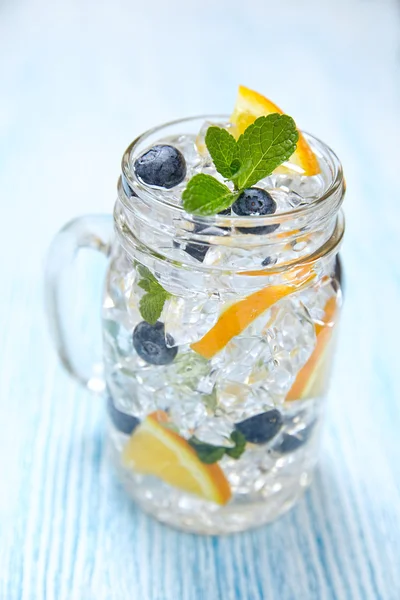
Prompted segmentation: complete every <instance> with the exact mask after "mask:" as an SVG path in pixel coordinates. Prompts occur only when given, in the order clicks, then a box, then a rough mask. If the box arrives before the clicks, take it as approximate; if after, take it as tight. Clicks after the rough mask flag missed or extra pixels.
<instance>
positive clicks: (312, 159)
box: [231, 85, 320, 175]
mask: <svg viewBox="0 0 400 600" xmlns="http://www.w3.org/2000/svg"><path fill="white" fill-rule="evenodd" d="M273 113H279V114H283V111H282V110H281V109H280V108H279V107H278V106H277V105H276V104H274V103H273V102H271V100H268V98H265V97H264V96H262V95H261V94H259V93H258V92H254V91H253V90H250V89H249V88H247V87H244V86H243V85H241V86H239V92H238V96H237V100H236V105H235V108H234V111H233V113H232V116H231V123H233V124H234V125H235V126H236V132H237V135H238V136H239V135H240V134H241V133H243V132H244V130H245V129H246V128H247V127H248V126H249V125H251V124H252V123H254V121H255V120H256V119H257V118H258V117H263V116H267V115H270V114H273ZM288 162H289V163H291V164H293V165H296V166H297V167H299V168H300V169H301V170H302V172H303V174H304V175H317V174H318V173H319V172H320V168H319V164H318V159H317V157H316V156H315V154H314V152H313V151H312V150H311V148H310V146H309V145H308V144H307V142H306V140H305V138H304V136H303V135H302V133H300V132H299V141H298V142H297V149H296V152H295V153H294V154H293V155H292V156H291V157H290V159H289V161H288ZM279 168H281V167H279Z"/></svg>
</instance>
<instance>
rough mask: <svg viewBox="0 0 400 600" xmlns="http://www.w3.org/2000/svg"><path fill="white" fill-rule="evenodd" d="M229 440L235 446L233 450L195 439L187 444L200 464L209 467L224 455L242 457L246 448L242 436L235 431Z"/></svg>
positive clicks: (244, 439)
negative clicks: (194, 452)
mask: <svg viewBox="0 0 400 600" xmlns="http://www.w3.org/2000/svg"><path fill="white" fill-rule="evenodd" d="M231 440H232V442H234V444H235V445H234V446H233V448H226V447H225V446H213V445H212V444H207V443H205V442H201V441H200V440H198V439H197V438H196V437H192V438H191V439H190V440H189V444H190V445H191V446H192V448H193V449H194V450H195V451H196V454H197V456H198V457H199V459H200V460H201V462H203V463H206V464H207V465H211V464H213V463H215V462H217V461H219V460H221V458H222V457H223V456H224V454H227V455H228V456H230V457H231V458H236V459H238V458H240V457H241V456H242V454H243V452H244V450H245V446H246V438H245V437H244V435H243V434H242V433H241V432H240V431H237V430H235V431H234V432H233V433H232V435H231Z"/></svg>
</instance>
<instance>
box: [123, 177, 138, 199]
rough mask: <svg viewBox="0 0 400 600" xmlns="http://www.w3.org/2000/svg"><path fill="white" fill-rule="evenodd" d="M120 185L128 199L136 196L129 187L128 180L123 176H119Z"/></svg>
mask: <svg viewBox="0 0 400 600" xmlns="http://www.w3.org/2000/svg"><path fill="white" fill-rule="evenodd" d="M121 184H122V188H123V190H124V192H125V194H126V196H127V197H128V198H132V197H133V196H136V193H135V192H134V191H133V189H132V188H131V186H130V185H129V183H128V180H127V178H126V177H125V175H124V174H122V175H121Z"/></svg>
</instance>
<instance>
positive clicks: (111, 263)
mask: <svg viewBox="0 0 400 600" xmlns="http://www.w3.org/2000/svg"><path fill="white" fill-rule="evenodd" d="M204 119H205V117H199V118H192V119H184V120H180V121H176V122H173V123H170V124H167V125H163V126H161V127H158V128H155V129H153V130H151V131H148V132H146V133H144V134H143V135H141V136H140V137H138V138H137V139H136V140H135V141H134V142H133V143H132V144H131V145H130V146H129V147H128V149H127V150H126V152H125V154H124V155H123V159H122V174H121V176H120V178H119V182H118V198H117V201H116V203H115V208H114V217H113V218H112V217H111V216H88V217H82V218H78V219H77V220H75V221H73V222H71V223H70V224H68V225H67V226H66V227H65V228H64V229H63V230H62V231H61V232H60V233H59V234H58V236H57V237H56V238H55V240H54V242H53V245H52V247H51V250H50V252H49V259H48V266H47V286H48V295H47V297H48V314H49V317H50V324H51V329H52V332H53V334H54V339H55V342H56V346H57V348H58V352H59V354H60V358H61V360H62V362H63V364H64V366H65V367H66V368H67V370H68V371H69V373H70V374H71V375H72V376H74V377H75V378H76V379H77V380H78V381H79V382H80V383H82V384H83V385H85V386H86V387H87V388H88V389H89V390H90V391H92V392H93V393H96V394H98V395H100V396H101V397H102V398H104V402H105V404H106V406H107V414H108V429H107V436H108V442H109V447H110V452H111V456H112V461H113V463H114V465H115V466H116V468H117V470H118V472H119V474H120V477H121V479H122V481H123V483H124V485H125V488H126V490H127V493H128V494H129V495H130V496H131V497H132V498H133V499H134V500H135V502H136V503H137V504H138V505H139V506H140V507H141V508H143V510H145V511H146V512H148V513H150V514H152V515H154V516H155V517H156V518H157V519H159V520H160V521H163V522H165V523H168V524H170V525H172V526H174V527H177V528H180V529H184V530H188V531H193V532H198V533H206V534H219V533H229V532H234V531H240V530H244V529H247V528H249V527H253V526H258V525H261V524H263V523H266V522H269V521H272V520H273V519H276V518H277V517H279V516H280V515H281V514H282V513H284V512H285V511H287V510H288V509H289V508H290V507H291V506H292V505H293V504H294V502H295V501H296V500H297V498H299V497H300V495H301V494H302V493H303V491H304V489H305V488H306V487H307V486H308V485H309V484H310V482H311V479H312V474H313V470H314V467H315V464H316V462H317V459H318V440H319V436H320V429H321V423H322V418H323V413H324V405H325V397H326V393H327V385H328V380H329V374H330V371H331V366H332V355H333V348H334V343H335V330H336V324H337V321H338V318H339V313H340V308H341V303H342V293H341V281H340V279H341V276H340V263H339V259H338V250H339V246H340V243H341V240H342V237H343V231H344V221H343V216H342V213H341V211H340V207H341V204H342V200H343V196H344V191H345V184H344V179H343V173H342V168H341V165H340V162H339V160H338V159H337V157H336V156H335V154H334V153H333V152H332V150H331V149H330V148H329V147H328V146H326V145H325V144H324V143H322V142H321V141H319V140H318V139H316V138H314V137H313V136H311V135H308V134H304V136H305V138H306V140H307V142H308V143H309V145H310V147H311V149H312V150H313V152H314V153H315V154H316V156H317V157H318V161H319V164H320V168H321V173H320V174H319V175H317V176H314V177H300V176H298V175H297V176H296V180H294V179H293V178H292V179H291V174H290V172H288V171H287V170H285V169H278V171H277V172H276V173H274V174H273V175H272V176H271V178H272V179H271V178H270V181H269V185H270V187H272V188H273V190H272V191H271V194H275V196H274V197H275V200H276V201H277V204H278V208H279V207H280V208H279V209H278V211H277V212H276V213H275V214H273V215H268V216H264V217H261V216H259V217H254V216H252V217H240V216H234V215H232V214H229V215H226V214H218V215H215V216H213V217H198V216H193V215H190V214H187V213H186V212H185V211H184V210H183V208H182V206H180V205H179V202H177V201H176V194H178V193H179V190H178V191H177V190H170V191H169V192H168V193H167V192H166V191H165V190H160V189H156V188H154V189H153V188H149V187H148V186H146V185H144V184H143V183H142V182H141V181H140V180H139V179H137V178H136V177H135V172H134V168H133V165H134V162H135V160H136V158H137V157H138V156H140V155H141V154H142V153H143V151H144V150H145V149H146V148H148V147H149V146H151V145H152V144H154V143H156V141H158V140H159V139H160V137H162V138H163V139H168V140H173V142H174V144H175V145H176V146H177V147H178V148H180V149H181V151H182V153H183V154H184V156H185V158H186V161H187V163H188V175H187V177H189V176H190V175H191V174H193V173H194V172H196V159H195V156H194V150H193V144H194V143H195V142H194V140H195V136H196V134H197V133H198V131H199V130H200V129H201V126H202V124H203V123H204ZM207 119H208V120H209V121H211V122H214V123H215V122H218V121H221V120H222V119H223V118H221V117H218V116H211V117H207ZM225 120H227V119H225ZM197 143H198V140H197ZM304 190H306V192H307V195H308V196H307V197H308V201H307V202H304V201H301V197H302V196H304V194H303V192H304ZM299 198H300V200H299ZM255 224H256V227H255ZM87 248H89V249H95V250H97V251H99V252H101V253H102V254H103V255H104V256H105V257H106V259H107V271H106V275H105V280H104V281H105V283H104V292H103V296H102V299H101V298H100V297H99V298H97V297H96V298H93V294H92V291H91V289H90V286H91V279H90V278H89V279H88V278H87V277H86V278H84V279H83V283H82V278H81V283H80V285H79V295H80V297H82V295H84V296H86V297H87V301H88V302H90V304H91V306H90V307H88V308H89V309H90V311H91V313H93V312H96V311H97V309H98V305H100V302H101V301H102V357H101V360H99V361H95V360H94V358H93V356H94V354H95V352H94V351H95V348H88V349H85V339H83V332H82V327H81V326H78V323H75V324H74V323H71V311H70V310H68V308H67V307H68V304H71V302H73V298H74V296H76V293H77V284H76V281H75V280H74V277H76V269H77V266H78V263H81V262H82V260H81V259H82V258H83V257H82V256H80V260H78V261H76V258H77V256H78V255H79V252H78V251H80V250H82V249H87ZM88 286H89V289H88ZM143 315H145V317H146V318H144V316H143ZM147 315H148V316H147ZM146 319H147V320H146Z"/></svg>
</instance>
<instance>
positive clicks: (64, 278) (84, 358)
mask: <svg viewBox="0 0 400 600" xmlns="http://www.w3.org/2000/svg"><path fill="white" fill-rule="evenodd" d="M112 236H113V219H112V216H111V215H88V216H83V217H79V218H77V219H74V220H73V221H71V222H70V223H67V225H65V226H64V227H63V228H62V229H61V231H60V232H59V233H58V234H57V235H56V237H55V238H54V240H53V242H52V244H51V246H50V248H49V251H48V255H47V262H46V270H45V287H46V289H45V292H46V308H47V315H48V320H49V325H50V332H51V335H52V338H53V341H54V344H55V346H56V349H57V352H58V355H59V357H60V360H61V362H62V364H63V366H64V367H65V369H66V370H67V371H68V373H69V374H70V375H72V376H73V377H74V378H75V379H77V380H78V381H79V383H81V384H82V385H83V386H85V387H86V388H87V389H89V390H90V391H92V392H98V393H100V392H102V391H104V389H105V382H104V378H103V364H102V361H101V357H100V356H99V357H98V360H96V359H95V358H94V354H95V350H100V349H101V343H100V342H99V344H96V348H95V350H94V349H93V344H92V348H91V350H89V348H88V346H89V343H88V337H87V336H85V333H86V332H85V324H86V323H87V321H90V319H88V320H86V321H85V323H83V322H82V323H81V324H80V326H78V323H77V322H76V321H77V318H78V317H77V314H76V313H77V310H78V308H79V307H80V306H81V304H82V300H84V301H85V304H86V305H87V303H88V302H89V301H90V296H91V286H90V285H89V286H88V285H87V282H88V278H87V273H85V274H84V275H85V277H83V278H82V285H79V274H80V273H79V270H78V267H79V263H81V264H82V261H77V258H78V256H79V254H80V251H81V250H83V249H85V248H86V249H92V250H97V251H98V252H100V253H101V254H103V255H104V256H106V257H107V256H109V253H110V247H111V241H112ZM103 277H104V275H103V271H102V277H101V280H102V279H103ZM99 280H100V277H99ZM89 283H92V284H93V281H89ZM94 287H96V286H94ZM82 290H83V292H84V293H83V294H82ZM94 304H95V305H96V306H98V307H99V309H100V303H99V298H98V297H97V298H96V300H95V301H94ZM99 313H100V310H99ZM99 313H98V314H99ZM91 314H92V315H93V314H94V312H93V311H91ZM71 317H74V319H73V322H71V323H70V320H72V319H71ZM99 319H100V314H99ZM85 337H86V340H85ZM85 342H86V343H85Z"/></svg>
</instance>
